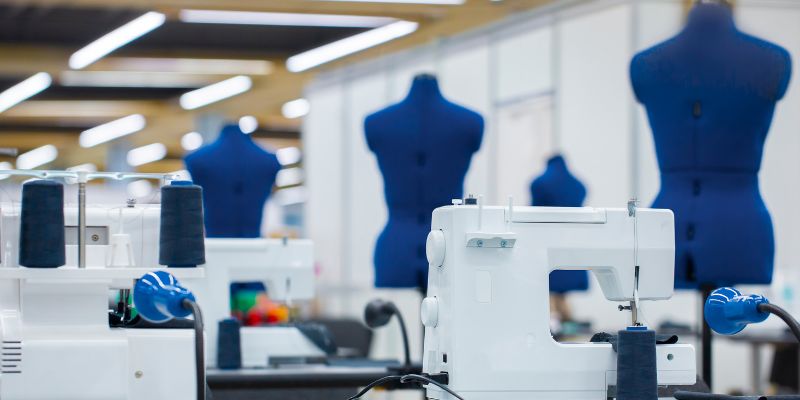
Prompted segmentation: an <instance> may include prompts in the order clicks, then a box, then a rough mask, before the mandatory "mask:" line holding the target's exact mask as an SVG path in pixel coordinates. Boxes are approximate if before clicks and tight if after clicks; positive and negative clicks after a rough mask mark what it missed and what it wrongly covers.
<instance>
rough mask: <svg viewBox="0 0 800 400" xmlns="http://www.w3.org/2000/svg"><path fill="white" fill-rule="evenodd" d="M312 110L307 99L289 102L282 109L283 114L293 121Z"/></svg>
mask: <svg viewBox="0 0 800 400" xmlns="http://www.w3.org/2000/svg"><path fill="white" fill-rule="evenodd" d="M310 110H311V104H310V103H309V102H308V100H306V99H297V100H292V101H287V102H286V103H283V106H282V107H281V114H283V116H284V117H286V118H289V119H292V118H300V117H302V116H304V115H306V114H308V112H309V111H310Z"/></svg>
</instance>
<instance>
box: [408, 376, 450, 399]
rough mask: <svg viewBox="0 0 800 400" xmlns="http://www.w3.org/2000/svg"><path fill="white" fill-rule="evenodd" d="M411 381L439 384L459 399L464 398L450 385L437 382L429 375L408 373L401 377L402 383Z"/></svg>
mask: <svg viewBox="0 0 800 400" xmlns="http://www.w3.org/2000/svg"><path fill="white" fill-rule="evenodd" d="M409 381H414V382H419V381H422V382H424V383H429V384H431V385H435V386H438V387H439V389H442V390H444V391H445V392H447V393H450V394H451V395H453V396H454V397H455V398H457V399H458V400H464V398H463V397H461V396H459V394H458V393H456V392H454V391H453V390H451V389H450V388H449V387H447V386H445V385H442V384H441V383H439V382H436V381H435V380H433V379H431V378H428V377H427V376H423V375H417V374H408V375H404V376H403V377H402V378H400V383H406V382H409Z"/></svg>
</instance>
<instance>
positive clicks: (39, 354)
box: [0, 204, 204, 400]
mask: <svg viewBox="0 0 800 400" xmlns="http://www.w3.org/2000/svg"><path fill="white" fill-rule="evenodd" d="M19 211H20V210H19V206H18V205H17V204H15V205H10V204H2V205H0V243H1V244H2V256H1V257H0V262H1V265H0V340H1V341H2V342H1V343H2V363H0V399H2V400H56V399H57V400H140V399H151V400H194V399H195V398H196V392H195V390H196V389H195V369H194V365H195V363H194V360H195V358H194V332H193V330H191V329H122V328H111V327H109V317H108V310H109V298H110V294H111V291H112V290H117V289H130V288H132V286H133V284H134V281H135V279H137V278H139V277H141V276H142V275H144V274H145V273H147V272H148V271H152V270H156V269H162V268H164V267H161V266H159V265H158V243H159V215H160V209H159V206H157V205H156V206H153V205H148V206H136V207H131V208H128V207H124V206H123V207H121V208H120V207H105V206H89V207H87V214H86V221H87V226H88V228H87V235H86V236H87V257H86V260H87V262H86V268H77V265H76V264H77V227H76V225H77V209H76V208H74V207H73V208H66V209H65V223H66V225H67V227H66V228H65V229H66V230H67V232H66V233H67V234H66V241H67V248H66V256H67V258H66V260H67V264H66V265H65V266H62V267H60V268H47V269H38V268H25V267H20V266H19V265H18V264H17V261H18V245H19V238H18V236H19ZM120 217H121V218H120ZM120 224H122V226H123V231H124V232H125V233H127V234H128V235H129V236H130V240H129V242H130V246H129V250H130V251H129V253H130V255H131V257H123V258H132V259H133V264H134V265H127V266H117V267H109V266H108V264H109V263H110V260H112V259H114V257H111V253H110V249H111V245H110V243H111V242H110V236H113V234H115V233H117V232H118V231H119V227H120ZM71 231H72V232H71ZM112 264H114V263H112ZM116 264H118V263H116ZM169 272H170V273H172V274H173V275H175V276H176V277H177V278H178V279H180V280H192V279H200V278H202V277H203V274H204V271H203V268H186V269H170V270H169Z"/></svg>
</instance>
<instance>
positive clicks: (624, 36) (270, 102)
mask: <svg viewBox="0 0 800 400" xmlns="http://www.w3.org/2000/svg"><path fill="white" fill-rule="evenodd" d="M692 4H693V1H684V0H558V1H556V0H496V1H489V0H396V1H391V0H374V1H370V0H351V1H345V0H328V1H325V0H309V1H299V0H298V1H290V0H261V1H252V0H226V1H211V0H162V1H141V0H75V1H66V0H28V1H13V0H12V1H4V2H2V4H0V147H8V148H15V149H18V154H17V155H16V156H11V155H0V169H11V168H15V167H16V168H20V169H26V168H36V169H67V168H72V169H82V170H110V171H132V170H137V171H143V172H172V171H176V172H180V173H185V169H186V167H185V165H184V162H183V157H184V156H185V155H187V154H190V153H191V152H193V151H195V150H197V149H198V148H201V147H202V146H203V145H204V144H209V143H212V142H213V141H214V140H215V139H216V138H217V136H218V135H219V132H220V130H221V128H222V127H223V126H224V125H225V124H228V123H235V124H238V125H239V127H240V129H241V130H242V132H244V133H246V134H249V135H250V137H252V138H253V140H254V141H255V142H256V143H257V144H259V145H260V146H262V147H263V148H265V149H267V150H270V151H272V152H274V153H275V154H276V155H277V157H278V160H279V162H280V163H281V165H282V169H281V171H280V172H279V173H278V175H277V178H276V182H275V187H274V189H273V196H272V197H271V198H270V201H269V202H268V203H267V204H266V206H265V208H266V213H265V218H264V220H263V222H262V228H261V233H262V235H263V236H284V235H286V236H291V237H307V238H311V239H313V240H314V241H315V251H316V259H317V269H318V280H317V289H318V296H317V297H318V300H317V301H316V302H315V304H313V305H312V307H311V309H310V310H309V311H308V312H309V313H311V314H314V315H321V316H330V317H352V318H356V319H358V318H360V316H361V313H362V310H363V306H364V304H366V302H367V301H368V300H370V299H372V298H374V297H376V296H381V297H384V298H389V299H392V300H394V301H395V302H396V303H397V304H398V306H399V307H400V308H401V309H402V311H403V312H404V314H406V320H407V321H409V323H410V326H409V330H410V331H411V332H421V329H422V328H421V325H420V323H419V317H418V305H419V301H420V298H421V297H420V294H419V292H418V291H416V290H413V289H375V288H374V287H373V278H374V275H373V251H374V246H375V240H376V238H377V236H378V234H379V233H380V231H381V230H382V229H383V227H384V225H385V222H386V215H387V212H386V206H385V203H384V199H383V181H382V178H381V175H380V171H379V170H378V168H377V163H376V160H375V157H374V155H373V154H372V153H370V151H369V149H368V148H367V145H366V141H365V135H364V131H363V120H364V118H365V117H366V116H367V115H369V114H371V113H373V112H375V111H377V110H379V109H381V108H384V107H386V106H388V105H390V104H392V103H396V102H397V101H399V100H401V99H402V98H403V97H405V95H406V94H407V93H408V91H409V87H410V85H411V82H412V79H413V78H414V76H416V75H418V74H420V73H429V74H434V75H436V76H437V77H438V80H439V84H440V87H441V90H442V93H443V94H444V96H445V97H446V98H447V99H449V100H451V101H453V102H456V103H459V104H461V105H464V106H466V107H469V108H471V109H473V110H475V111H478V112H479V113H480V114H482V115H483V117H484V119H485V122H486V127H485V132H484V138H483V143H482V146H481V149H480V151H479V152H478V153H476V155H475V156H474V157H473V159H472V164H471V167H470V169H469V172H468V174H467V178H466V182H465V193H472V194H475V195H483V196H484V198H485V199H486V201H487V203H494V204H505V202H506V201H507V200H506V198H507V196H509V195H511V196H514V199H515V200H516V202H517V204H529V203H530V200H531V199H530V193H529V185H530V182H531V180H532V179H533V178H535V177H536V176H538V175H540V174H541V173H542V171H543V170H544V169H545V166H546V161H547V159H548V158H549V157H550V156H552V155H553V154H555V153H559V154H563V155H564V156H565V158H566V159H567V160H568V161H569V162H570V165H571V170H572V172H573V173H574V175H575V176H576V177H578V178H579V179H580V180H581V181H582V182H583V183H584V184H585V185H586V189H587V193H588V197H587V199H586V205H589V206H601V207H624V206H625V203H626V201H627V200H628V199H629V198H631V197H636V198H638V199H639V200H640V201H641V203H642V204H643V205H649V204H650V203H651V202H652V199H653V198H654V196H655V195H656V193H657V192H658V189H659V172H658V167H657V164H656V158H655V153H654V149H653V142H652V133H651V131H650V128H649V125H648V122H647V119H646V115H645V113H644V109H643V108H642V107H641V106H640V105H638V104H637V103H636V101H635V98H634V96H633V93H632V91H631V88H630V80H629V76H628V66H629V63H630V60H631V58H632V57H633V55H634V54H636V53H637V52H638V51H640V50H642V49H645V48H648V47H650V46H652V45H654V44H656V43H658V42H660V41H663V40H665V39H667V38H669V37H671V36H673V35H674V34H676V33H677V32H678V31H680V29H681V28H682V26H683V24H684V22H685V18H686V14H687V12H688V10H689V9H690V8H691V6H692ZM734 12H735V16H736V19H737V23H738V25H739V27H740V29H742V30H743V31H746V32H748V33H752V34H755V35H758V36H759V37H761V38H764V39H767V40H769V41H772V42H774V43H777V44H780V45H781V46H783V47H784V48H786V49H787V50H789V51H790V53H791V54H792V56H793V58H794V59H795V60H798V59H800V2H797V1H794V0H739V1H736V2H735V9H734ZM120 28H124V29H120ZM110 33H115V34H112V35H109V34H110ZM98 39H100V40H98ZM795 72H796V70H795ZM796 76H797V74H795V79H793V80H792V81H791V86H790V89H789V91H788V94H787V96H786V98H785V99H784V100H783V101H782V102H781V103H779V105H778V108H777V111H776V115H775V119H774V122H773V125H772V130H771V133H770V136H769V138H768V140H767V145H766V149H765V153H764V162H763V165H762V170H761V190H762V194H763V196H764V198H765V201H766V203H767V206H768V208H769V209H770V211H771V213H772V217H773V223H774V226H775V236H776V259H775V260H776V261H775V271H776V272H775V279H774V282H773V285H772V286H771V287H769V288H763V287H762V288H755V289H754V290H756V291H758V292H765V293H767V294H772V296H773V297H774V298H775V299H776V301H780V302H781V303H782V304H784V305H787V307H788V308H789V309H790V311H792V312H795V313H796V312H799V311H800V300H798V297H797V295H796V289H797V288H798V287H800V286H798V285H799V284H800V274H798V271H797V267H798V265H799V264H800V251H798V247H797V246H796V244H795V242H796V240H797V239H798V238H799V237H800V228H798V227H800V213H798V212H797V206H796V205H797V204H800V190H798V189H797V185H796V182H797V178H798V173H800V158H799V157H797V154H800V113H798V112H796V111H797V109H798V108H800V87H798V86H800V79H796ZM221 162H225V161H224V160H222V161H221ZM16 190H17V189H16V186H15V185H12V184H10V182H8V181H5V182H0V200H2V201H18V198H19V195H18V194H17V191H16ZM90 190H91V191H93V197H92V199H93V201H97V202H102V201H105V200H108V201H119V200H120V199H127V198H131V199H135V200H136V201H139V202H157V201H158V191H157V186H156V185H155V184H154V183H153V182H149V181H135V182H131V183H126V184H124V185H119V184H114V183H98V184H93V185H92V187H91V188H90ZM67 198H68V199H72V198H73V196H70V195H68V196H67ZM743 291H746V289H745V290H743ZM566 301H567V303H568V305H569V307H570V309H571V311H572V314H573V317H574V318H575V319H576V320H580V321H586V322H588V323H591V325H592V327H593V329H594V330H596V331H599V330H608V331H611V330H615V329H617V328H619V327H621V326H624V324H625V323H626V322H627V318H628V316H627V315H625V314H623V313H619V312H618V311H617V310H616V304H613V303H610V302H607V301H605V300H604V299H603V297H602V294H601V293H600V292H599V291H598V289H597V286H596V283H595V282H594V281H592V282H591V286H590V290H589V291H587V292H582V293H576V294H572V295H569V296H568V297H567V299H566ZM521 308H522V309H524V305H521ZM699 309H700V299H699V295H697V294H696V293H694V292H678V293H676V296H675V299H674V300H673V301H670V302H661V303H656V304H652V305H647V306H646V308H645V309H644V314H645V318H646V320H648V321H649V322H650V325H653V326H657V325H659V324H661V323H663V322H674V323H678V324H685V325H687V326H690V327H696V326H697V325H698V323H699V320H698V317H697V316H698V312H699ZM394 323H395V322H392V324H394ZM776 324H777V323H776ZM776 326H777V325H776ZM715 346H717V347H718V348H719V351H715V357H717V358H716V359H715V365H717V366H718V367H717V368H715V376H714V381H715V389H716V391H718V392H729V391H736V390H746V391H750V390H752V389H753V388H755V387H758V386H759V385H761V386H763V385H765V382H766V379H767V378H766V376H767V375H768V369H769V361H770V360H771V354H770V352H769V351H764V352H755V351H753V349H752V348H751V347H749V346H748V345H745V344H737V343H732V342H726V341H722V340H720V341H717V342H716V343H715ZM411 347H412V354H414V355H419V354H420V353H421V335H419V334H412V335H411ZM401 352H402V344H401V342H400V337H399V332H398V331H397V329H395V328H387V329H383V330H380V331H378V332H376V336H375V339H374V340H373V343H372V355H373V356H375V357H384V358H385V357H398V356H399V355H400V354H401ZM416 358H417V359H418V358H419V356H417V357H416ZM756 361H760V363H757V371H758V372H759V373H760V374H759V375H753V374H751V372H750V371H749V370H748V369H744V368H739V367H737V365H739V364H740V363H742V362H748V363H754V362H756Z"/></svg>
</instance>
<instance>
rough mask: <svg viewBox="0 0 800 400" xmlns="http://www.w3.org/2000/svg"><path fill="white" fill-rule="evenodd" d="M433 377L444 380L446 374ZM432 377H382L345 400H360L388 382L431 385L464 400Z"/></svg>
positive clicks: (412, 375) (411, 375) (424, 375)
mask: <svg viewBox="0 0 800 400" xmlns="http://www.w3.org/2000/svg"><path fill="white" fill-rule="evenodd" d="M434 377H436V378H442V377H444V378H445V379H446V377H447V374H437V375H435V376H434ZM434 377H432V376H431V375H428V374H422V375H418V374H408V375H389V376H384V377H383V378H380V379H378V380H376V381H374V382H372V383H370V384H369V385H367V386H365V387H364V388H363V389H361V391H360V392H358V393H357V394H356V395H355V396H353V397H351V398H349V399H347V400H357V399H360V398H361V397H363V396H364V395H365V394H367V392H369V391H370V390H372V389H373V388H375V387H376V386H380V385H383V384H386V383H390V382H399V383H418V384H420V386H422V385H426V384H431V385H434V386H437V387H439V388H440V389H442V390H444V391H445V392H447V393H450V394H451V395H452V396H453V397H455V398H457V399H458V400H464V398H463V397H461V396H460V395H459V394H458V393H456V392H454V391H453V390H452V389H450V388H449V387H447V385H446V384H442V383H440V382H438V381H437V380H436V379H434Z"/></svg>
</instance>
